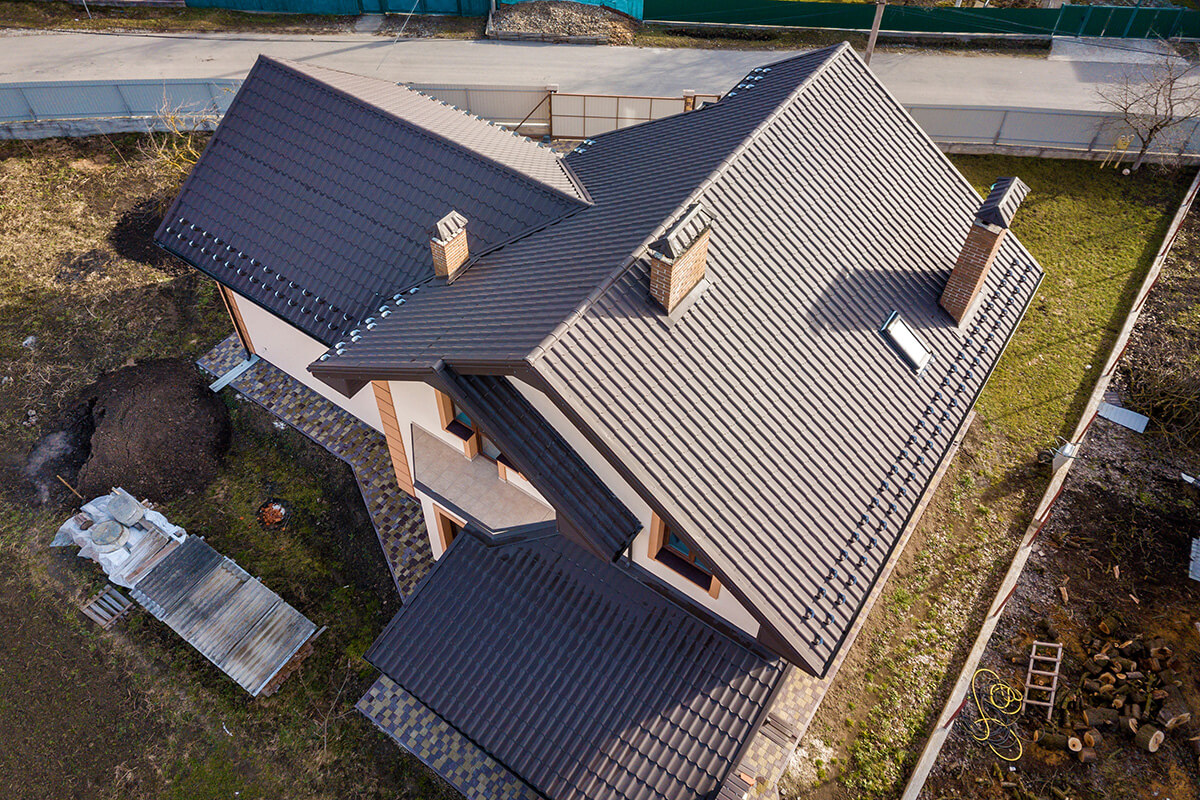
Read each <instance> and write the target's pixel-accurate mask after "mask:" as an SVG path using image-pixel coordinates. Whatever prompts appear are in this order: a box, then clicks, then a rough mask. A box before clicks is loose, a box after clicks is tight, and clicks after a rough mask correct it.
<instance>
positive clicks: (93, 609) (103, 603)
mask: <svg viewBox="0 0 1200 800" xmlns="http://www.w3.org/2000/svg"><path fill="white" fill-rule="evenodd" d="M131 608H133V601H132V600H130V599H129V598H128V597H126V596H125V595H123V594H121V593H120V592H118V591H117V590H116V588H115V587H114V586H113V585H112V584H111V583H108V584H105V585H104V588H103V589H101V590H100V591H99V592H97V593H96V594H95V595H93V596H92V597H91V598H90V599H89V600H87V601H86V602H84V603H81V604H80V606H79V610H80V611H82V612H83V613H84V616H86V617H88V618H89V619H92V620H95V621H96V623H97V624H99V625H100V627H101V628H104V629H105V630H108V629H109V628H111V627H112V626H113V625H116V624H117V621H118V620H119V619H121V618H122V617H124V616H125V615H126V614H128V613H129V609H131Z"/></svg>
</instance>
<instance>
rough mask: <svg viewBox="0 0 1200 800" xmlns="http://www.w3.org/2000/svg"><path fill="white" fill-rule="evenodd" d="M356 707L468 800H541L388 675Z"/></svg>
mask: <svg viewBox="0 0 1200 800" xmlns="http://www.w3.org/2000/svg"><path fill="white" fill-rule="evenodd" d="M356 708H358V710H359V711H360V712H362V714H364V715H365V716H366V717H367V719H369V720H371V722H373V723H375V726H376V727H378V728H379V729H380V730H381V731H383V732H384V733H386V734H387V735H388V736H390V737H391V738H392V739H393V740H394V741H395V742H396V743H397V744H398V745H400V746H401V747H402V748H404V749H405V750H407V751H408V752H410V753H412V754H413V755H414V756H416V757H417V758H418V759H420V760H421V762H422V763H423V764H425V766H427V767H429V768H430V769H432V770H433V771H434V772H436V773H437V774H438V775H440V776H441V777H442V778H444V779H445V780H446V782H447V783H449V784H450V785H451V786H453V787H454V788H455V789H457V790H458V791H459V792H461V793H462V794H463V795H464V796H465V797H466V798H467V800H540V798H541V795H539V794H538V793H537V792H535V791H534V790H533V789H531V788H530V787H529V786H528V785H527V784H526V783H524V782H523V781H521V779H520V778H518V777H517V776H516V775H514V774H513V773H512V772H509V771H508V769H506V768H505V767H504V766H502V765H501V764H500V763H499V762H498V761H496V760H495V759H494V758H492V757H491V756H489V755H488V754H487V753H485V752H484V751H483V750H482V749H480V748H479V747H478V746H477V745H475V744H474V743H472V742H471V741H470V740H469V739H467V737H466V736H463V735H462V734H461V733H459V732H458V731H457V730H456V729H454V728H452V727H450V726H449V725H448V724H446V722H445V720H443V719H442V718H441V717H439V716H438V715H437V714H435V713H433V712H432V711H431V710H430V709H429V708H428V707H427V706H425V705H424V704H423V703H421V701H419V700H417V699H416V698H415V697H413V696H412V695H411V694H409V693H408V692H406V691H405V690H404V689H403V688H401V687H400V686H399V685H398V684H397V683H396V682H395V681H393V680H392V679H391V678H389V677H388V676H386V675H381V676H380V677H379V679H378V680H377V681H375V683H374V684H373V685H372V686H371V688H370V689H369V690H368V691H367V693H366V694H365V695H363V696H362V699H361V700H359V701H358V703H357V705H356Z"/></svg>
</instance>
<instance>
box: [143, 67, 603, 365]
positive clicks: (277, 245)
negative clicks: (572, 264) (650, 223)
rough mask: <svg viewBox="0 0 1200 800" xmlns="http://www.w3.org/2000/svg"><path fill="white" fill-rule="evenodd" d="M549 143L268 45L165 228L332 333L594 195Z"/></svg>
mask: <svg viewBox="0 0 1200 800" xmlns="http://www.w3.org/2000/svg"><path fill="white" fill-rule="evenodd" d="M586 205H587V197H586V193H585V192H584V191H583V190H582V188H581V187H579V185H578V184H577V182H576V181H575V180H574V178H573V177H572V176H571V175H570V171H569V170H568V169H567V168H566V167H565V166H564V165H563V163H562V161H561V159H559V158H558V157H557V156H556V155H555V154H554V153H553V152H551V151H550V150H548V149H546V148H541V147H539V146H538V145H536V144H534V143H533V142H530V141H528V140H527V139H524V138H523V137H518V136H514V135H513V134H511V133H508V132H506V131H504V130H503V129H502V128H499V127H497V126H493V125H490V124H489V123H486V122H482V121H480V120H478V119H475V118H472V117H470V116H468V115H466V114H465V113H463V112H461V111H458V110H456V109H453V108H451V107H449V106H446V105H443V104H442V103H441V102H440V101H437V100H434V99H433V98H429V97H425V96H423V95H420V94H418V93H417V92H414V91H412V90H411V89H408V88H406V87H403V86H396V85H395V84H392V83H390V82H388V81H382V80H377V79H373V78H364V77H359V76H355V75H348V74H346V73H342V72H337V71H334V70H327V69H322V68H319V67H311V66H307V65H301V64H296V63H291V62H281V61H277V60H274V59H270V58H267V57H260V58H259V60H258V62H257V63H256V64H255V66H254V68H253V69H252V70H251V71H250V74H249V75H248V76H247V78H246V81H245V82H244V83H243V85H242V88H241V90H240V91H239V92H238V95H237V97H236V98H235V100H234V101H233V104H232V105H231V106H230V108H229V111H228V113H227V114H226V115H225V118H224V120H223V121H222V123H221V125H220V127H219V128H218V130H217V133H216V134H215V135H214V136H213V139H212V141H211V142H210V144H209V146H208V149H207V150H206V151H205V153H204V156H203V157H202V158H201V159H200V162H199V163H198V164H197V165H196V167H195V168H194V169H193V170H192V174H191V176H190V177H189V178H188V180H187V182H186V183H185V184H184V187H183V190H182V191H181V193H180V195H179V197H178V198H177V199H176V201H175V203H174V205H173V206H172V208H171V210H170V211H169V212H168V214H167V216H166V218H165V220H164V222H163V225H162V227H160V229H159V231H158V233H157V234H156V236H155V239H156V241H158V242H159V243H160V244H161V245H162V246H163V247H165V248H166V249H168V250H170V251H171V252H173V253H175V254H176V255H178V256H180V257H182V258H184V259H185V260H187V261H188V262H190V263H192V264H194V265H195V266H196V267H198V268H199V269H201V270H203V271H204V272H206V273H208V274H209V275H211V276H212V277H214V278H216V279H217V280H219V281H221V282H222V283H224V284H226V285H227V286H230V287H231V288H233V289H235V290H237V291H238V292H239V293H240V294H243V295H245V296H246V297H248V298H249V299H251V300H253V301H254V302H256V303H258V304H259V305H261V306H263V307H265V308H267V309H268V310H270V311H272V312H274V313H275V314H277V315H278V316H280V317H282V318H284V319H286V320H287V321H288V322H291V323H292V324H293V325H295V326H297V327H298V328H300V329H301V330H304V331H305V332H307V333H309V334H310V335H312V336H314V337H315V338H317V339H319V340H320V341H322V342H325V343H327V344H329V343H332V342H334V341H336V340H339V339H342V338H345V337H346V335H347V333H348V332H349V331H350V330H352V329H354V328H355V327H356V326H357V325H358V324H359V323H360V322H362V321H363V320H364V319H366V318H368V317H371V316H373V315H377V312H378V310H379V308H380V306H381V305H382V304H383V303H385V302H387V301H390V300H391V298H392V297H393V295H394V294H396V293H397V292H399V291H401V290H403V289H406V288H408V287H410V286H412V285H413V284H415V283H418V282H419V281H422V280H425V279H427V278H429V277H431V276H432V274H433V269H432V261H431V256H430V253H429V237H430V233H431V231H432V230H433V228H434V225H435V224H436V222H437V220H438V219H440V218H441V217H442V216H444V215H445V214H446V213H448V212H449V211H450V210H451V209H455V210H457V211H459V212H460V213H462V214H463V215H465V216H466V217H467V219H468V221H469V222H468V233H469V235H470V237H471V238H470V248H471V252H472V254H473V255H479V254H482V253H484V252H486V251H487V250H488V249H489V248H491V247H495V246H496V245H498V244H501V243H503V242H506V241H509V240H511V239H513V238H514V237H517V236H520V235H521V234H524V233H526V232H528V231H530V230H533V229H536V228H539V227H541V226H543V225H545V224H546V223H548V222H551V221H553V220H555V219H558V218H560V217H562V216H563V215H565V214H569V213H571V212H573V211H577V210H579V209H581V208H584V207H586Z"/></svg>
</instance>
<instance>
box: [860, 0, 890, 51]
mask: <svg viewBox="0 0 1200 800" xmlns="http://www.w3.org/2000/svg"><path fill="white" fill-rule="evenodd" d="M886 7H887V0H875V21H874V22H872V23H871V38H870V39H868V40H867V56H866V58H865V59H864V60H865V61H866V62H867V66H870V65H871V54H872V53H874V52H875V40H876V39H878V38H879V23H881V22H883V9H884V8H886Z"/></svg>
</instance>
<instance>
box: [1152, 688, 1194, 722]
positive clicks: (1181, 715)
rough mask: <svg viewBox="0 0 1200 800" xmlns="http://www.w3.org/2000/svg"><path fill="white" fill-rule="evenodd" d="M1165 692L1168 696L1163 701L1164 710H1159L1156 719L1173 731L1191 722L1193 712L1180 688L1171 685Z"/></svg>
mask: <svg viewBox="0 0 1200 800" xmlns="http://www.w3.org/2000/svg"><path fill="white" fill-rule="evenodd" d="M1164 691H1165V692H1166V695H1167V696H1166V698H1165V699H1164V700H1163V704H1162V708H1160V709H1159V710H1158V714H1157V715H1156V719H1157V720H1158V721H1159V722H1160V723H1161V724H1162V726H1163V727H1164V728H1166V729H1167V730H1169V731H1173V730H1175V729H1176V728H1178V727H1179V726H1180V725H1183V724H1186V723H1187V722H1189V721H1191V719H1192V711H1191V709H1190V708H1188V704H1187V701H1186V700H1184V699H1183V692H1181V691H1179V687H1178V686H1176V685H1175V684H1170V685H1169V686H1167V688H1166V689H1165V690H1164Z"/></svg>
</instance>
